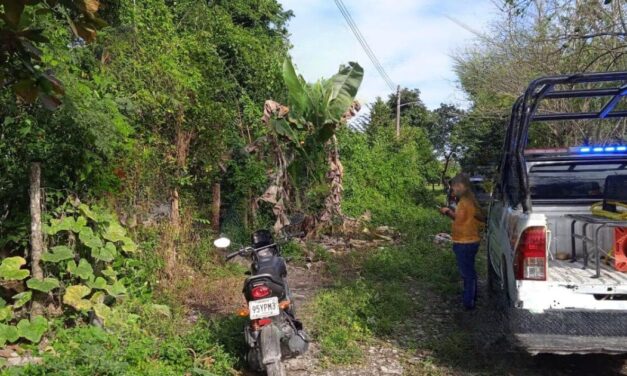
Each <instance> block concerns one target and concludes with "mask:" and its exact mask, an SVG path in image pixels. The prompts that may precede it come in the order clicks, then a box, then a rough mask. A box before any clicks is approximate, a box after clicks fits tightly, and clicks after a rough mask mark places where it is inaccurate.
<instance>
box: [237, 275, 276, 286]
mask: <svg viewBox="0 0 627 376" xmlns="http://www.w3.org/2000/svg"><path fill="white" fill-rule="evenodd" d="M265 278H267V279H269V280H271V281H272V282H274V283H276V284H278V285H281V286H284V285H285V283H284V282H283V279H282V278H279V277H278V276H276V275H272V274H268V273H262V274H255V275H251V276H250V277H248V278H246V281H245V284H246V285H248V284H249V283H251V282H254V281H255V280H257V279H265Z"/></svg>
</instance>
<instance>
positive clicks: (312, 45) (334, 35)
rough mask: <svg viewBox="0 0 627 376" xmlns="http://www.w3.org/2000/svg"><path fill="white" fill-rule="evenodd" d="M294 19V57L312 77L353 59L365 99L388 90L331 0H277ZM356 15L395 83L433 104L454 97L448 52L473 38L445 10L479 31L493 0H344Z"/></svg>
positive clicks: (492, 9)
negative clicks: (359, 70) (358, 66)
mask: <svg viewBox="0 0 627 376" xmlns="http://www.w3.org/2000/svg"><path fill="white" fill-rule="evenodd" d="M279 1H280V2H281V3H282V4H283V6H284V8H285V9H292V10H293V11H294V13H295V17H294V18H293V19H292V20H291V21H290V25H289V30H290V33H291V34H292V37H291V41H292V44H293V45H294V48H293V49H292V57H293V59H294V62H295V63H296V65H297V69H298V70H299V72H300V73H301V74H302V75H303V76H304V77H305V78H306V79H307V80H309V81H313V80H315V79H317V78H320V77H328V76H329V75H331V74H333V73H335V72H336V71H337V69H338V67H339V65H340V64H342V63H345V62H347V61H357V62H359V63H360V64H361V65H362V66H364V68H365V70H366V74H365V77H364V82H363V84H362V88H361V90H360V93H359V99H360V100H361V101H362V102H370V101H372V100H373V99H374V98H375V97H377V96H383V97H385V96H387V95H388V94H389V93H390V89H389V88H388V87H387V85H386V84H385V82H384V81H383V80H382V79H381V78H380V77H379V75H378V73H377V71H376V70H375V68H374V66H373V65H372V63H371V62H370V60H369V59H368V57H367V55H366V54H365V53H364V52H363V50H362V49H361V46H360V45H359V43H358V42H357V40H356V38H355V36H354V35H353V34H352V32H351V30H350V29H349V27H348V25H347V24H346V21H345V20H344V19H343V17H342V15H341V13H340V12H339V10H338V9H337V7H336V5H335V2H334V1H331V0H279ZM344 3H345V4H346V6H347V8H348V9H349V11H350V12H351V15H352V16H353V19H354V20H355V22H356V23H357V25H358V27H359V29H360V30H361V32H362V33H363V35H364V37H365V38H366V40H367V41H368V43H369V44H370V47H371V48H372V50H373V51H374V52H375V54H376V55H377V57H378V58H379V60H380V61H381V64H382V65H383V67H384V68H385V70H386V71H387V73H388V74H389V75H390V77H391V78H392V80H393V81H394V82H395V83H398V84H400V85H401V86H406V87H409V88H418V89H420V90H421V92H422V99H423V101H424V102H425V103H426V104H427V106H428V107H430V108H435V107H437V106H438V105H439V104H440V103H441V102H446V103H459V102H460V100H462V99H463V94H462V93H461V92H460V91H459V89H458V88H457V85H456V84H455V74H454V72H453V61H452V58H451V54H453V53H454V52H455V51H456V50H457V49H459V48H461V47H462V46H463V45H464V44H465V43H468V42H469V40H470V39H471V38H472V37H473V35H472V33H471V32H469V31H468V30H466V29H464V28H462V27H461V26H459V25H457V24H455V23H454V22H452V21H451V20H450V19H448V18H447V17H446V16H450V17H453V18H455V19H456V20H459V21H461V22H463V23H464V24H466V25H468V26H470V27H472V28H473V29H476V30H482V29H484V28H485V26H486V24H487V22H488V21H489V19H491V18H492V17H493V16H494V15H495V13H496V8H495V7H494V5H493V4H492V2H491V0H475V1H460V0H344Z"/></svg>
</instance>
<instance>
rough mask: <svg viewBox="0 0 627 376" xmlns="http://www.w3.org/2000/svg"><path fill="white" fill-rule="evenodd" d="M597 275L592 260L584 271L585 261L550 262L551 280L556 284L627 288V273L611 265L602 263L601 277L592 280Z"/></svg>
mask: <svg viewBox="0 0 627 376" xmlns="http://www.w3.org/2000/svg"><path fill="white" fill-rule="evenodd" d="M595 274H596V270H595V263H594V260H593V259H592V258H591V259H590V260H588V267H587V268H585V269H584V266H583V260H581V259H578V260H577V261H575V262H571V261H570V260H549V280H550V281H555V282H566V283H574V284H578V285H596V286H619V285H625V286H627V273H622V272H619V271H617V270H616V269H614V268H613V267H612V266H611V265H606V264H605V262H603V261H602V262H601V276H600V277H599V278H592V277H593V276H594V275H595Z"/></svg>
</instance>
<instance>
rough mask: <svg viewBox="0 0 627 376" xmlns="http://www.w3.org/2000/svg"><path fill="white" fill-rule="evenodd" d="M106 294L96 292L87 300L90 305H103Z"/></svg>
mask: <svg viewBox="0 0 627 376" xmlns="http://www.w3.org/2000/svg"><path fill="white" fill-rule="evenodd" d="M105 297H106V294H105V293H104V291H96V292H95V293H94V294H93V295H92V296H91V298H89V301H90V302H91V304H101V303H104V300H105Z"/></svg>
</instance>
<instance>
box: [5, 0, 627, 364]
mask: <svg viewBox="0 0 627 376" xmlns="http://www.w3.org/2000/svg"><path fill="white" fill-rule="evenodd" d="M571 3H572V2H568V1H565V0H550V1H547V4H549V6H546V7H542V9H536V8H535V7H536V5H534V4H536V3H535V2H529V1H521V2H517V1H506V2H505V8H504V9H505V11H504V15H503V20H502V21H501V20H499V21H498V22H497V23H496V24H495V25H494V26H495V30H496V31H497V32H495V33H494V35H490V36H488V37H482V38H480V39H479V41H478V43H477V44H476V45H474V47H471V48H470V49H469V50H468V51H465V52H462V53H460V54H459V56H458V59H457V66H456V70H457V73H458V76H459V79H460V83H461V85H462V87H463V88H464V90H465V91H466V92H467V93H468V95H469V98H470V99H471V100H472V103H473V104H472V106H471V108H470V109H469V110H467V111H465V110H461V109H459V108H456V107H454V106H451V105H446V104H442V105H441V106H440V107H439V108H438V109H436V110H433V111H431V110H429V109H427V108H426V107H425V106H424V104H423V103H422V101H421V100H420V91H419V90H418V89H410V88H403V89H402V90H401V102H402V103H403V104H404V107H403V108H402V109H401V125H402V132H401V134H400V136H398V137H397V136H396V134H395V105H396V102H395V95H394V94H391V95H390V96H389V97H387V98H385V100H384V99H381V98H379V99H377V100H376V101H375V103H373V104H372V105H371V108H370V112H369V114H368V116H366V117H360V118H357V119H354V120H353V121H352V122H350V123H349V122H348V120H349V119H351V118H353V117H354V116H355V115H356V114H357V112H358V111H359V109H360V105H359V104H358V103H356V102H355V101H354V99H355V97H356V95H357V92H358V89H359V87H360V84H361V81H362V78H363V75H364V72H363V69H362V67H361V66H360V65H359V64H357V63H355V62H349V63H348V64H347V65H342V66H340V68H339V70H338V72H337V74H335V75H333V76H331V77H329V78H327V79H318V80H314V81H307V80H305V79H304V78H303V77H301V76H299V75H298V74H297V73H296V72H297V69H296V68H295V67H294V66H293V64H292V63H291V61H290V59H289V48H290V41H289V38H288V37H289V35H288V32H287V23H288V21H289V20H290V18H291V17H292V16H293V14H292V13H291V12H290V11H289V10H285V9H283V8H282V6H281V5H280V3H279V2H278V1H277V0H255V1H250V0H215V1H204V0H189V1H187V0H186V1H169V0H142V1H132V0H110V1H97V0H80V1H53V0H29V1H12V0H0V34H1V35H2V38H0V104H1V105H0V255H1V258H2V260H1V261H0V347H4V348H6V349H11V351H13V350H15V351H16V352H18V353H19V355H20V356H23V358H24V359H31V358H34V359H35V360H36V362H35V363H33V364H29V365H26V366H24V367H8V366H7V365H6V364H0V370H1V372H2V373H3V374H8V375H77V376H78V375H182V374H185V375H187V374H190V375H231V374H234V373H237V370H238V369H241V368H242V366H243V363H244V361H243V354H244V348H243V346H244V344H243V338H242V336H241V330H242V329H241V328H242V325H243V323H244V321H245V320H243V319H240V318H238V317H235V316H234V315H233V314H232V311H233V310H234V309H236V308H238V306H239V305H240V304H241V302H242V297H241V282H242V274H243V272H244V270H245V269H244V267H242V266H241V265H237V264H225V263H224V262H223V256H224V255H223V253H222V252H221V251H219V250H216V249H214V248H213V246H212V240H213V239H214V238H215V237H216V236H217V235H218V234H220V233H226V234H228V236H229V237H231V238H232V239H233V240H234V242H236V243H246V242H247V240H248V236H249V234H250V232H251V231H252V230H254V229H256V228H259V227H271V226H272V224H275V228H276V229H278V228H280V227H281V226H283V225H285V224H287V221H288V220H289V217H291V216H292V215H293V214H301V215H302V216H303V217H304V218H305V221H304V222H303V224H302V229H304V230H305V231H306V232H307V233H308V235H309V239H308V241H307V243H306V244H305V246H304V247H303V246H301V245H300V244H299V243H296V242H294V243H290V244H288V245H286V246H285V249H284V250H285V256H287V257H290V258H291V259H292V260H293V261H294V262H295V263H297V264H298V265H303V266H304V265H307V264H309V263H310V262H311V263H316V262H318V261H322V262H323V263H324V265H325V268H322V269H324V270H326V272H327V274H328V275H326V276H325V277H331V278H332V279H333V285H332V286H330V287H328V288H325V289H323V290H321V291H320V292H319V293H318V294H317V295H316V296H315V297H314V298H313V301H312V302H311V303H310V304H309V306H308V307H305V308H304V311H306V313H307V317H308V322H307V324H308V325H311V328H312V330H313V334H314V336H315V338H316V339H317V340H318V342H319V344H320V347H321V349H322V355H323V357H324V361H325V363H326V364H329V365H330V364H335V363H340V364H348V363H354V362H357V361H358V360H359V359H361V357H362V356H363V353H362V351H363V346H364V345H365V344H368V343H373V342H375V341H379V340H381V339H390V340H391V339H399V338H403V334H404V333H413V330H414V329H416V326H417V325H426V326H427V327H426V329H425V330H426V331H427V332H429V331H430V330H431V329H430V325H435V326H437V324H434V323H433V322H432V320H430V319H429V316H428V315H427V314H425V313H426V312H429V310H430V309H432V307H430V306H429V304H430V302H431V301H430V295H429V294H435V295H436V296H437V297H439V300H440V301H441V300H445V299H448V298H449V297H451V296H454V295H455V294H456V293H457V288H458V286H457V282H458V281H457V273H456V271H455V263H454V258H453V255H452V254H451V253H450V252H449V251H448V250H447V249H445V248H440V247H436V246H434V245H433V244H432V238H431V236H432V235H433V234H434V233H436V232H440V231H446V229H447V223H446V221H445V220H444V219H442V218H441V217H440V216H439V215H438V214H437V213H436V212H435V210H434V207H435V205H437V204H438V201H441V200H442V197H441V196H442V188H443V187H442V183H443V182H444V181H445V180H446V177H447V176H450V175H452V174H453V173H454V172H456V171H458V170H459V169H460V168H462V169H464V170H467V171H469V172H472V173H474V172H480V173H484V172H486V171H487V172H488V173H489V172H492V171H493V170H494V164H495V161H497V160H498V155H499V153H500V147H499V146H500V143H501V138H502V130H503V126H504V123H505V119H506V117H507V115H508V111H509V107H510V106H511V104H512V102H513V100H514V99H515V97H516V96H517V95H519V94H520V91H521V90H522V89H523V88H524V86H525V85H526V83H527V82H528V81H529V80H530V79H532V78H533V77H535V76H538V75H541V74H548V73H564V72H572V71H584V70H617V69H627V66H626V65H625V61H626V60H625V58H624V56H625V40H624V34H625V30H622V31H621V29H620V28H621V27H622V28H624V27H625V26H624V24H625V23H624V22H622V17H623V13H624V12H625V9H624V5H623V3H621V2H617V1H606V2H598V1H592V2H591V1H582V2H576V3H577V4H574V5H573V4H571ZM621 25H622V26H621ZM555 51H557V53H554V52H555ZM339 63H340V62H338V65H339ZM512 72H516V75H514V77H512ZM382 94H383V93H382ZM281 104H285V106H283V105H281ZM575 104H576V106H579V107H580V108H583V107H585V106H588V105H589V104H588V103H575ZM593 104H594V103H593ZM558 105H561V104H558ZM549 110H550V109H549ZM262 119H263V120H262ZM560 126H561V125H559V124H558V125H557V126H556V128H540V129H538V130H537V132H536V131H534V132H536V133H535V134H534V136H543V135H546V136H545V137H544V139H543V140H546V141H548V144H550V145H553V144H557V143H558V142H570V143H574V142H579V141H581V140H582V138H589V139H590V140H596V139H600V138H602V137H601V136H603V137H605V138H614V139H616V138H622V139H624V138H625V135H624V133H625V127H624V126H623V127H622V128H621V127H618V126H617V127H610V128H597V129H599V133H598V134H592V133H590V132H589V131H590V130H588V129H576V127H575V128H573V129H574V130H573V131H572V132H570V131H569V132H567V133H563V132H561V128H560ZM620 132H622V133H620ZM560 135H562V136H560ZM486 166H487V167H486ZM481 167H485V168H484V169H483V170H482V169H481ZM349 217H353V218H358V217H371V224H372V225H376V226H378V225H389V226H392V227H394V228H395V229H397V230H398V231H399V232H400V234H401V235H400V241H399V242H397V243H395V244H394V245H389V246H385V247H381V248H379V249H371V250H368V251H363V252H361V251H354V252H353V251H351V252H347V253H346V254H336V253H337V252H335V253H334V252H331V251H330V250H329V251H327V250H326V249H325V248H323V247H322V246H320V245H319V244H318V243H316V240H317V239H316V236H317V235H331V236H335V235H341V234H339V233H340V232H341V231H342V229H343V227H342V224H343V223H346V222H347V220H348V219H350V218H349ZM352 235H356V236H355V237H357V238H358V237H360V236H361V234H351V236H352ZM425 294H426V295H425ZM420 320H422V321H420ZM423 321H426V323H425V322H423ZM434 330H435V329H434ZM438 330H439V329H438ZM444 333H445V336H440V337H438V338H437V339H435V340H434V339H429V338H432V337H433V336H431V337H430V336H427V339H423V338H422V337H420V336H416V337H415V338H404V339H403V341H405V343H404V345H405V347H406V348H407V349H418V348H421V349H427V350H429V351H430V352H431V355H429V356H427V357H426V358H425V359H424V360H423V361H422V362H421V363H420V367H425V369H421V371H424V370H428V368H429V367H430V365H429V364H431V363H433V364H436V363H438V362H439V363H443V362H447V363H448V364H452V365H458V364H460V363H461V362H464V361H466V362H467V363H468V364H470V365H472V366H473V367H474V366H476V367H477V368H478V369H482V368H481V367H484V366H483V365H482V363H481V362H484V361H485V359H483V358H481V357H478V356H477V360H476V361H475V360H472V359H469V357H473V356H475V355H477V353H476V351H475V352H473V351H472V346H471V344H470V342H469V341H468V338H467V333H466V332H464V331H463V330H461V331H458V332H454V331H453V330H449V331H445V332H444ZM0 359H4V358H0ZM430 362H431V363H430ZM37 363H38V364H37ZM429 372H430V371H428V372H426V373H429Z"/></svg>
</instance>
